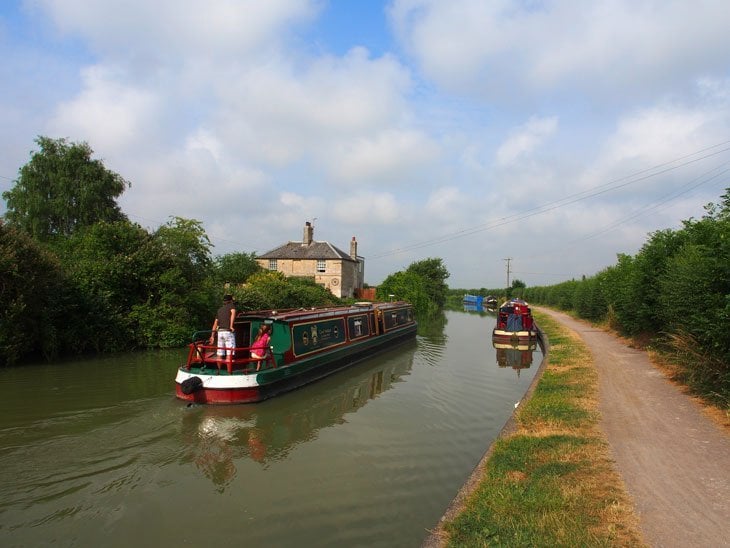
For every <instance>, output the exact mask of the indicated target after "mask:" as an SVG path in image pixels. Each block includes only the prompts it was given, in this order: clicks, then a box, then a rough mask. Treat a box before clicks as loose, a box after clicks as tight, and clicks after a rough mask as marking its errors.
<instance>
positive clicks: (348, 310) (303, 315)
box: [236, 301, 411, 321]
mask: <svg viewBox="0 0 730 548" xmlns="http://www.w3.org/2000/svg"><path fill="white" fill-rule="evenodd" d="M410 306H411V304H410V303H409V302H406V301H394V302H388V303H371V302H361V303H355V304H353V305H348V306H332V307H314V308H287V309H283V310H273V309H271V310H254V311H248V312H240V313H239V314H238V316H237V317H236V320H238V321H240V320H246V319H261V320H279V321H292V320H306V319H313V318H327V317H332V316H342V315H346V314H357V313H363V314H364V313H368V312H372V311H373V310H383V311H386V310H394V309H397V308H404V307H410Z"/></svg>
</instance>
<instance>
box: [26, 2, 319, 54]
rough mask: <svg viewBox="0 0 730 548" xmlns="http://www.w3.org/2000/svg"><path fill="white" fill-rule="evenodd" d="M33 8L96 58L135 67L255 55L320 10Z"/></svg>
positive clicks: (185, 5)
mask: <svg viewBox="0 0 730 548" xmlns="http://www.w3.org/2000/svg"><path fill="white" fill-rule="evenodd" d="M35 5H36V6H38V7H39V8H42V9H43V10H44V11H45V12H46V13H48V15H49V16H50V17H51V18H52V20H53V21H54V23H55V24H56V25H57V27H58V28H59V30H60V31H62V32H64V33H67V34H71V35H77V36H81V37H83V39H84V40H86V41H88V43H90V44H91V45H92V47H93V48H94V49H95V50H96V51H97V52H98V53H99V54H102V55H104V56H107V57H112V58H127V59H130V60H133V61H134V62H135V63H139V64H140V66H141V65H144V64H148V63H151V64H152V65H155V64H156V63H157V62H160V61H162V60H163V59H167V60H168V61H167V62H169V59H170V58H177V59H185V58H186V57H188V56H194V57H198V56H200V57H205V58H208V59H215V58H216V57H224V58H227V59H230V58H240V57H241V56H247V55H252V54H256V53H257V52H260V51H262V50H266V49H267V48H268V46H270V45H272V44H276V43H278V42H281V37H282V36H285V35H286V33H285V31H286V29H287V28H288V27H289V26H290V25H292V24H294V23H302V22H306V21H311V20H312V18H313V17H314V16H315V15H316V14H317V12H318V11H319V9H320V3H319V2H318V1H316V0H267V1H266V2H258V1H256V0H217V1H215V2H208V1H206V0H156V1H154V2H150V1H148V0H127V1H125V2H108V1H106V0H91V1H90V0H35Z"/></svg>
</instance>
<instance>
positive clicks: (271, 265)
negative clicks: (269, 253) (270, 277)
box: [269, 259, 278, 270]
mask: <svg viewBox="0 0 730 548" xmlns="http://www.w3.org/2000/svg"><path fill="white" fill-rule="evenodd" d="M269 270H278V264H277V262H276V259H269Z"/></svg>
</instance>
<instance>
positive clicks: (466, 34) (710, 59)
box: [389, 0, 730, 100]
mask: <svg viewBox="0 0 730 548" xmlns="http://www.w3.org/2000/svg"><path fill="white" fill-rule="evenodd" d="M389 14H390V17H391V20H392V23H393V25H394V27H395V29H396V31H397V33H398V36H399V37H400V40H401V42H402V43H403V44H404V46H405V47H406V49H407V51H409V52H410V53H411V54H412V55H413V57H414V58H415V59H416V60H417V62H418V64H419V66H420V67H421V69H422V70H423V72H424V74H425V75H426V76H427V77H428V78H430V79H432V80H433V81H435V82H437V83H438V84H439V85H440V86H443V87H444V88H446V89H451V90H459V91H461V92H464V93H471V94H479V93H487V94H488V95H489V96H492V97H501V98H503V99H504V98H509V97H512V96H514V95H522V94H525V93H528V94H535V93H545V92H555V91H556V90H557V89H559V90H560V91H561V92H563V91H566V88H567V87H570V88H572V90H573V91H575V90H578V89H580V90H590V91H591V93H593V94H595V95H596V96H601V97H602V98H603V99H604V100H606V99H607V98H609V97H610V96H611V94H615V93H621V94H622V95H624V96H625V95H639V96H643V97H651V95H652V94H654V93H656V91H657V90H658V89H660V88H661V87H665V86H667V85H680V86H681V85H683V84H685V83H686V82H687V80H688V78H692V77H699V76H701V75H703V74H704V73H705V72H711V71H717V70H722V69H723V68H724V67H726V56H725V54H724V52H725V51H727V50H728V49H729V48H730V35H728V33H727V32H726V29H727V27H728V24H729V23H730V11H729V10H728V9H727V4H726V2H724V0H714V1H708V2H703V3H701V4H695V3H687V2H673V3H656V2H654V1H652V0H621V1H615V0H600V1H594V2H582V1H574V2H554V3H548V2H524V3H518V2H511V1H508V0H497V1H493V2H482V1H481V0H452V1H449V2H440V1H437V0H396V1H395V2H394V3H393V5H392V7H391V9H390V10H389ZM586 99H588V100H590V98H586Z"/></svg>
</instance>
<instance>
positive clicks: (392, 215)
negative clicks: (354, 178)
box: [330, 192, 402, 226]
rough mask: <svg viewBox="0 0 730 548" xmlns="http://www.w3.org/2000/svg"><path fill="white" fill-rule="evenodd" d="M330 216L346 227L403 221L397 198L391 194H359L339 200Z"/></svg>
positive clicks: (331, 210) (331, 209)
mask: <svg viewBox="0 0 730 548" xmlns="http://www.w3.org/2000/svg"><path fill="white" fill-rule="evenodd" d="M330 215H331V217H332V218H334V219H336V220H337V221H338V222H340V223H343V224H345V225H349V226H352V225H357V224H366V225H373V224H381V223H384V224H388V225H390V224H393V223H395V222H396V221H400V220H402V215H401V211H400V208H399V206H398V203H397V201H396V199H395V197H394V196H393V195H392V194H390V193H375V192H359V193H356V194H353V195H348V196H346V197H344V198H343V197H340V198H338V199H337V200H336V201H335V202H334V204H333V206H332V207H331V208H330Z"/></svg>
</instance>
